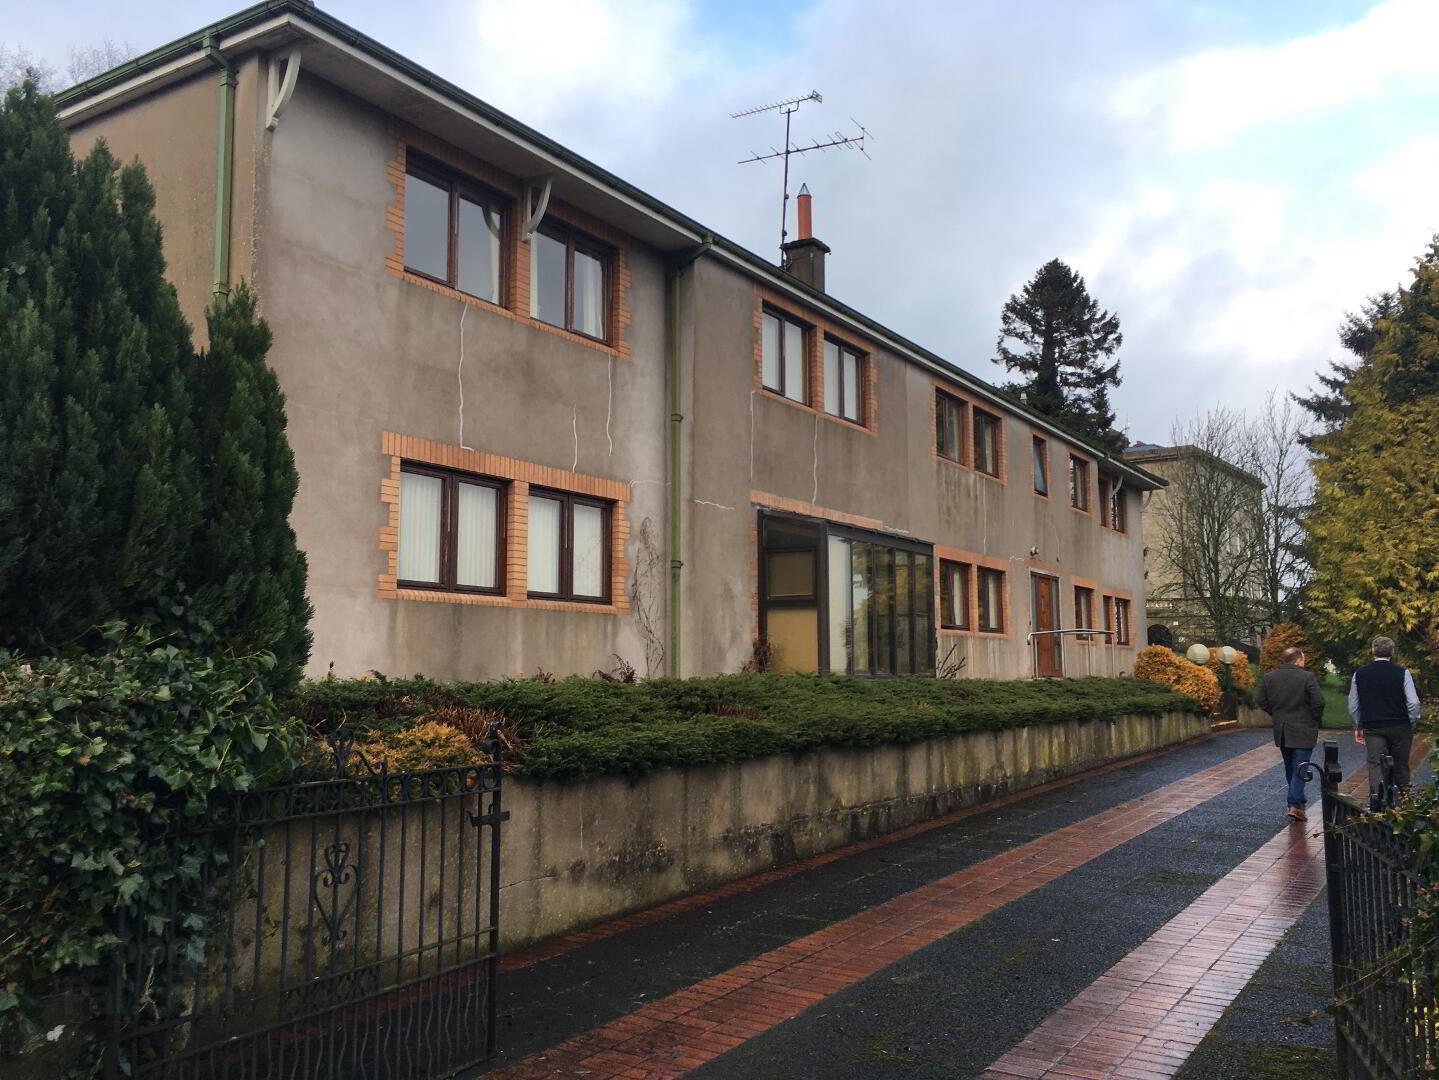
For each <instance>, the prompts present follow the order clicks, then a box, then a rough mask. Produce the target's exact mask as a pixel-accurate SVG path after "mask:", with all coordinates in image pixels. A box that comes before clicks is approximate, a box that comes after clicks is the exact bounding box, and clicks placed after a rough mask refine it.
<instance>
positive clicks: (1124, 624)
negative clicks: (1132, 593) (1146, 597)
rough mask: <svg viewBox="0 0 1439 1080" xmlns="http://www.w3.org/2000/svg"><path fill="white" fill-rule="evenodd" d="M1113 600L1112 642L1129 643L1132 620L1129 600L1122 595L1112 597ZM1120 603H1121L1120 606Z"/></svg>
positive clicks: (1118, 643) (1117, 643)
mask: <svg viewBox="0 0 1439 1080" xmlns="http://www.w3.org/2000/svg"><path fill="white" fill-rule="evenodd" d="M1111 599H1113V601H1114V626H1113V627H1112V629H1113V630H1114V643H1115V644H1116V645H1128V644H1130V633H1129V631H1130V623H1131V622H1132V621H1133V620H1132V617H1131V615H1130V608H1131V605H1130V602H1129V600H1128V598H1126V597H1123V596H1115V597H1112V598H1111ZM1120 605H1123V606H1122V607H1121V606H1120Z"/></svg>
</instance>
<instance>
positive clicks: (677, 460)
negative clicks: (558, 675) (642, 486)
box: [668, 233, 714, 677]
mask: <svg viewBox="0 0 1439 1080" xmlns="http://www.w3.org/2000/svg"><path fill="white" fill-rule="evenodd" d="M712 247H714V237H713V236H711V235H710V234H709V233H705V236H704V241H703V242H702V243H701V244H700V245H699V246H698V247H696V248H692V249H690V250H689V251H687V252H685V253H684V254H683V255H681V256H680V257H679V258H678V259H676V260H675V261H674V262H673V263H672V264H671V265H670V272H669V293H670V355H669V380H670V644H669V665H668V668H669V674H670V675H671V676H672V677H678V676H679V674H680V670H681V665H680V645H681V642H682V639H683V637H682V633H681V622H682V620H681V618H680V614H681V604H680V581H681V576H682V574H683V572H684V565H685V564H684V560H683V559H681V558H680V545H681V544H682V543H683V541H684V530H683V528H682V527H681V526H682V524H683V514H684V492H683V490H682V486H681V484H680V470H681V468H682V467H683V454H682V453H681V446H682V444H681V441H680V437H681V435H682V433H683V430H684V420H685V417H684V413H682V412H681V411H680V405H681V403H682V400H683V398H682V395H681V393H680V276H681V275H682V274H683V273H684V272H685V270H687V269H688V268H689V266H690V264H692V263H693V262H694V261H695V260H696V259H698V258H699V257H700V256H701V255H703V254H704V253H705V252H706V251H708V250H709V249H710V248H712Z"/></svg>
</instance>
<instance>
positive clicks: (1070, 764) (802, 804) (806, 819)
mask: <svg viewBox="0 0 1439 1080" xmlns="http://www.w3.org/2000/svg"><path fill="white" fill-rule="evenodd" d="M1208 730H1209V719H1208V718H1207V717H1202V716H1192V715H1187V714H1179V713H1174V714H1168V715H1163V716H1129V717H1124V718H1122V719H1119V720H1114V721H1093V720H1076V721H1070V722H1067V723H1062V724H1045V725H1039V726H1035V727H1028V728H1019V729H1015V730H1010V731H1001V732H979V733H976V734H970V735H959V736H953V737H950V738H944V739H935V740H931V741H928V742H922V743H911V744H909V745H905V746H880V747H867V748H863V749H852V750H851V749H824V750H819V751H814V752H810V753H804V754H790V755H781V756H775V757H767V758H760V759H757V760H754V761H746V762H741V763H739V764H735V765H714V766H697V767H693V768H684V769H668V770H665V771H664V772H661V773H656V774H654V775H652V776H647V777H644V778H642V779H638V780H625V779H617V778H608V777H606V778H599V779H594V780H585V781H579V782H571V783H553V782H536V781H527V780H522V779H511V780H509V781H507V783H506V793H505V805H506V807H507V808H508V809H509V810H510V811H511V812H512V815H513V816H512V818H511V821H510V823H509V825H507V826H506V833H505V837H504V867H503V873H504V878H503V881H504V884H503V886H502V888H503V893H502V902H501V910H502V913H503V914H502V917H501V925H502V927H503V936H504V945H505V947H506V948H507V949H512V948H515V947H518V946H521V945H525V944H527V943H529V942H533V941H536V940H539V939H540V938H545V937H549V936H552V935H555V934H561V933H565V932H567V931H571V930H575V929H577V928H579V927H581V926H585V925H587V924H590V923H594V922H598V921H600V920H603V919H606V918H609V917H612V916H615V915H619V914H622V913H624V912H628V911H634V910H638V909H642V908H646V907H651V906H653V905H655V904H660V903H663V902H665V901H667V900H672V899H674V898H675V897H678V896H683V895H685V894H687V893H692V892H696V891H699V890H702V889H706V888H710V887H713V886H715V885H719V884H722V883H724V882H726V881H731V880H733V879H735V878H739V877H743V876H745V875H747V874H753V873H757V872H759V871H762V870H766V869H769V868H770V867H773V866H778V865H781V864H784V863H787V862H791V861H793V860H795V859H803V858H806V857H807V856H810V855H815V854H818V853H820V852H823V851H828V850H830V849H832V848H836V847H840V846H842V845H844V844H848V843H852V842H854V841H856V840H863V839H866V838H868V837H871V836H876V835H879V834H881V833H885V832H889V831H891V830H893V829H899V828H903V827H904V826H907V825H912V824H914V823H915V822H919V821H924V820H927V819H929V818H933V817H937V816H939V815H941V814H945V813H948V812H949V811H952V810H956V809H959V808H961V807H965V806H970V805H973V804H975V803H978V802H983V801H984V800H986V799H992V798H995V797H996V796H999V795H1003V794H1006V793H1008V792H1012V791H1019V790H1023V789H1024V788H1029V787H1033V786H1035V785H1038V784H1042V783H1045V782H1046V781H1049V780H1054V779H1057V778H1059V777H1063V776H1068V775H1071V774H1073V773H1076V772H1082V771H1084V770H1085V769H1091V768H1094V767H1096V766H1099V765H1104V764H1107V763H1109V762H1112V761H1116V760H1119V759H1121V758H1125V757H1130V756H1133V755H1135V754H1142V753H1144V752H1145V751H1148V750H1154V749H1157V748H1160V747H1164V746H1170V745H1173V744H1175V743H1180V742H1184V741H1186V740H1189V739H1193V738H1196V737H1198V736H1201V735H1204V734H1206V733H1207V732H1208Z"/></svg>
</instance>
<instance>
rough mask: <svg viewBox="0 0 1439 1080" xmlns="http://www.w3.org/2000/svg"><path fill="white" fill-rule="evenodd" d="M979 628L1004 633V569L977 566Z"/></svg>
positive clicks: (984, 631)
mask: <svg viewBox="0 0 1439 1080" xmlns="http://www.w3.org/2000/svg"><path fill="white" fill-rule="evenodd" d="M979 630H980V632H981V633H984V634H1002V633H1004V571H1003V570H991V569H990V568H989V567H987V566H981V567H980V568H979Z"/></svg>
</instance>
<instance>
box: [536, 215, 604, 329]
mask: <svg viewBox="0 0 1439 1080" xmlns="http://www.w3.org/2000/svg"><path fill="white" fill-rule="evenodd" d="M535 231H536V232H538V233H543V234H544V235H545V236H548V237H549V238H550V239H551V240H554V241H557V242H558V243H561V244H564V245H565V323H564V325H563V326H561V325H560V324H559V323H552V322H550V321H549V320H548V319H544V318H541V317H540V316H538V315H531V316H530V317H531V318H532V319H534V320H535V321H536V322H542V323H544V324H545V325H546V326H553V327H554V328H555V329H556V330H563V331H565V332H566V333H569V334H574V335H575V336H577V337H582V338H584V339H585V340H586V341H598V342H599V343H600V344H602V345H608V344H610V340H611V335H612V334H613V332H614V329H613V323H614V295H613V290H614V276H615V275H614V258H615V249H614V248H613V247H612V246H610V245H609V244H606V243H603V242H602V241H599V240H596V239H595V238H594V237H592V236H590V235H589V234H587V233H584V232H581V231H580V230H579V229H576V228H575V227H574V226H572V225H566V224H562V223H557V222H554V221H550V220H548V219H547V220H546V221H545V222H544V223H543V224H541V225H540V227H539V228H538V229H536V230H535ZM576 251H579V252H582V253H583V254H585V255H588V256H589V257H590V258H592V259H596V260H598V262H599V264H600V274H601V280H600V293H601V294H602V296H603V298H604V300H603V306H604V319H605V332H604V335H603V336H601V337H596V336H595V335H594V334H590V333H587V332H585V331H584V330H581V329H579V328H578V327H577V326H575V252H576ZM534 274H535V267H534V263H533V261H532V262H531V265H530V288H531V289H534V287H535V283H534Z"/></svg>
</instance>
